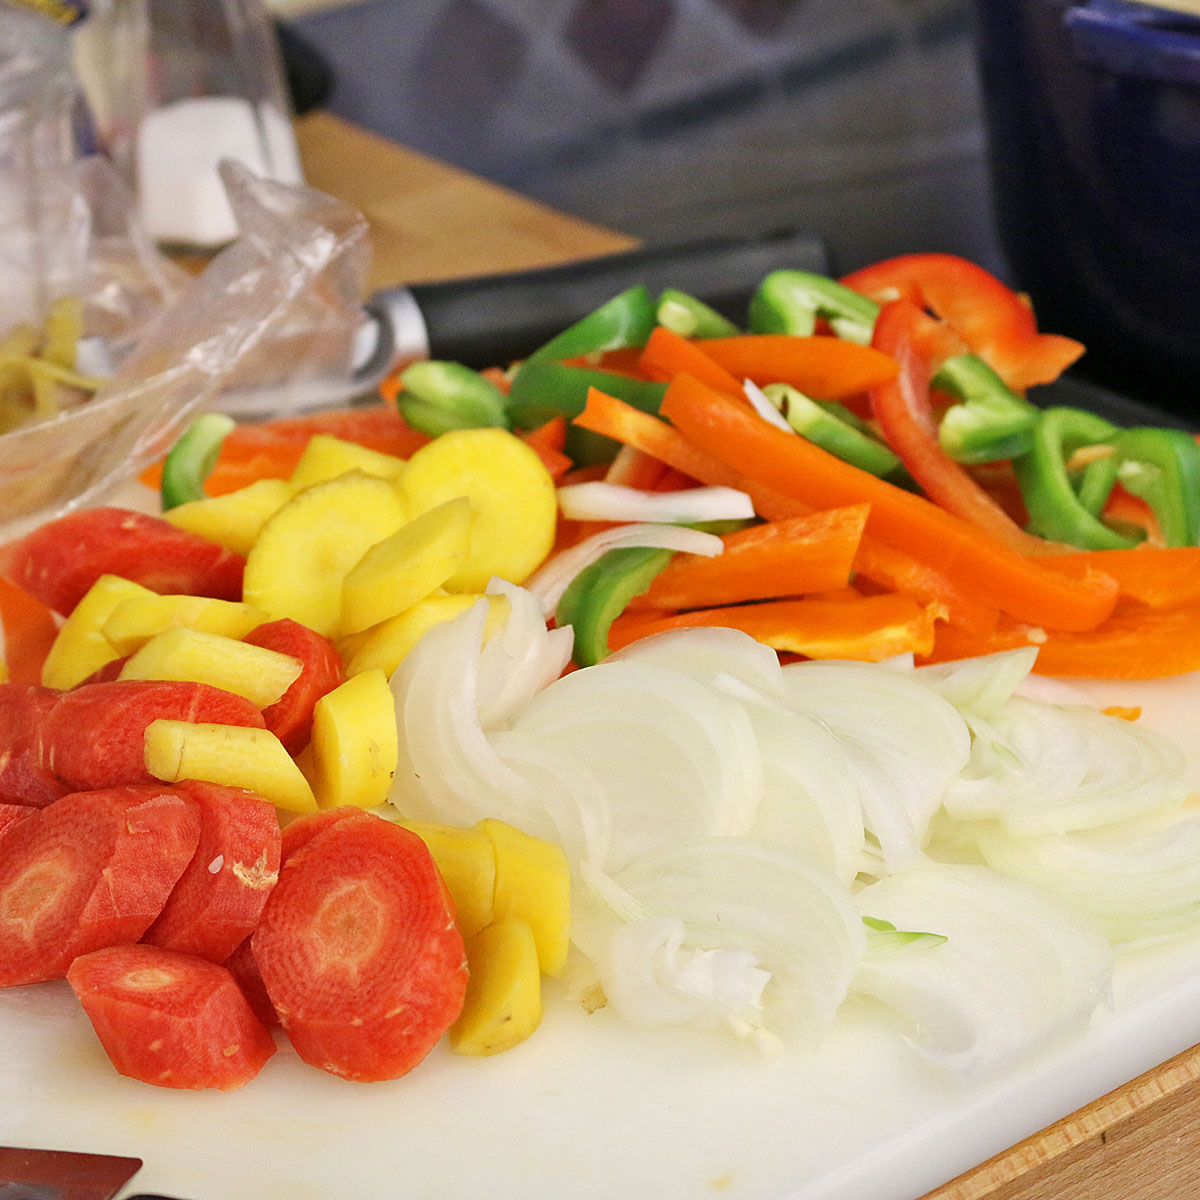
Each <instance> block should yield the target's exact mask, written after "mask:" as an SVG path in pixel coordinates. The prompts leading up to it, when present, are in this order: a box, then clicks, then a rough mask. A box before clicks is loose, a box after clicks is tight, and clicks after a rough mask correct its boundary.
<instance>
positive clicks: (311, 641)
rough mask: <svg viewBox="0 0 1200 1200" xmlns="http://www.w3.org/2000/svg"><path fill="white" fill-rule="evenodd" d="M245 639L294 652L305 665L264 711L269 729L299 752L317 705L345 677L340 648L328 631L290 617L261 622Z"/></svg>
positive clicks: (289, 652)
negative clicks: (327, 634) (284, 690)
mask: <svg viewBox="0 0 1200 1200" xmlns="http://www.w3.org/2000/svg"><path fill="white" fill-rule="evenodd" d="M242 640H243V641H246V642H248V643H249V644H250V645H252V646H263V647H265V648H266V649H268V650H278V651H279V653H280V654H290V655H291V656H292V657H293V658H298V659H299V660H300V662H301V663H302V664H303V666H302V668H301V670H300V674H299V675H298V676H297V677H296V680H295V682H293V683H292V685H291V686H290V687H289V688H288V690H287V691H286V692H284V694H283V695H282V696H281V697H280V698H279V699H278V700H277V701H276V702H275V703H274V704H272V705H270V706H269V707H267V708H264V709H263V713H262V715H263V720H264V721H265V722H266V725H267V728H268V729H269V730H270V731H271V732H272V733H273V734H274V735H275V736H276V737H277V738H278V739H279V740H280V741H281V742H282V743H283V744H284V747H285V748H286V749H287V751H288V753H289V754H298V753H299V752H300V751H301V750H303V749H304V747H305V746H306V745H307V744H308V739H309V736H310V734H311V733H312V718H313V706H314V705H315V704H316V702H317V701H318V700H320V698H321V697H322V696H324V695H325V693H326V692H332V691H333V689H334V688H335V687H337V686H338V684H340V683H341V682H342V680H343V679H344V678H345V671H344V669H343V667H342V659H341V656H340V655H339V654H338V651H337V647H336V646H335V645H334V644H333V642H331V641H330V640H329V638H327V637H325V636H324V634H320V633H317V631H316V630H315V629H309V627H308V626H307V625H301V624H300V622H299V621H293V620H291V619H290V618H288V617H285V618H284V619H282V620H279V621H268V622H267V623H266V624H265V625H259V626H258V628H257V629H252V630H251V631H250V632H249V633H248V634H247V635H246V636H245V638H243V639H242Z"/></svg>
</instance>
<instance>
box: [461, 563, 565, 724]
mask: <svg viewBox="0 0 1200 1200" xmlns="http://www.w3.org/2000/svg"><path fill="white" fill-rule="evenodd" d="M488 594H489V595H501V596H506V597H507V598H508V603H509V616H508V620H507V621H506V622H505V624H504V628H503V629H502V630H501V631H500V632H499V633H497V634H495V635H494V636H493V637H491V638H490V639H489V640H488V642H487V644H486V645H485V646H484V647H483V650H482V652H481V654H480V656H479V665H478V675H479V678H478V683H477V688H478V695H477V703H478V705H479V723H480V724H481V725H482V726H483V728H484V729H498V728H501V727H502V726H503V725H504V724H505V722H507V721H508V719H509V717H511V716H512V714H513V713H514V712H515V711H516V710H517V709H518V708H519V707H520V706H521V705H522V704H524V703H525V701H527V700H528V699H529V698H530V697H531V696H532V695H534V694H535V693H536V692H539V691H541V689H542V688H544V687H546V685H547V684H549V683H552V682H553V681H554V680H555V679H557V678H558V677H559V676H560V675H561V674H562V673H563V671H564V670H565V668H566V666H567V663H569V662H570V661H571V648H572V644H573V642H574V638H575V631H574V629H572V628H571V626H570V625H565V626H563V627H562V628H561V629H547V628H546V616H545V614H544V613H543V612H542V605H541V602H540V601H539V600H538V598H537V597H536V596H534V595H533V593H532V592H530V591H528V590H526V589H525V588H520V587H516V586H515V585H514V584H511V583H508V582H506V581H505V580H503V579H493V580H492V581H491V583H490V584H489V585H488Z"/></svg>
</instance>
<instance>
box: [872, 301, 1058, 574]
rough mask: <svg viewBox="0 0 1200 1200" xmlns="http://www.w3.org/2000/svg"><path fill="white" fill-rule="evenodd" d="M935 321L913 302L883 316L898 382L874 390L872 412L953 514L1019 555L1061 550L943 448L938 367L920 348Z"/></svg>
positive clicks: (880, 332)
mask: <svg viewBox="0 0 1200 1200" xmlns="http://www.w3.org/2000/svg"><path fill="white" fill-rule="evenodd" d="M932 320H933V318H931V317H929V316H928V315H926V314H925V313H923V312H922V311H921V310H920V309H919V308H917V307H916V305H914V304H912V303H911V302H910V301H908V300H893V301H892V302H891V303H890V304H885V305H884V306H883V308H882V309H881V310H880V312H879V317H878V319H877V320H876V322H875V332H874V334H873V335H872V339H871V344H872V345H873V346H874V347H875V348H876V349H877V350H881V351H882V352H883V353H885V354H889V355H891V357H892V358H894V359H895V360H896V362H897V363H899V365H900V373H899V375H897V376H896V378H895V379H892V380H889V381H888V382H886V383H882V384H880V385H879V386H878V387H876V388H872V389H871V393H870V395H871V412H872V413H873V414H874V417H875V420H876V421H877V422H878V424H879V429H880V432H881V433H882V434H883V436H884V439H885V440H886V441H887V443H888V445H889V446H890V447H891V448H892V449H893V450H894V451H895V452H896V453H897V454H898V455H899V456H900V459H901V461H902V462H903V463H904V465H905V466H906V467H907V468H908V471H909V473H910V474H911V475H912V477H913V478H914V479H915V480H916V481H917V483H919V484H920V485H921V488H922V489H923V490H924V492H925V495H927V496H928V497H929V499H930V500H932V501H934V503H936V504H939V505H940V506H941V507H942V508H944V509H946V511H947V512H952V513H955V514H956V515H957V516H960V517H962V519H963V520H964V521H970V522H971V523H972V524H975V525H978V526H979V528H980V529H982V530H983V531H984V532H985V533H987V534H989V535H990V536H991V537H993V538H995V539H996V540H997V541H999V542H1002V543H1003V544H1004V545H1006V546H1007V547H1008V548H1009V549H1010V550H1013V551H1015V552H1016V553H1018V554H1035V553H1040V552H1044V551H1045V550H1047V549H1052V548H1053V549H1057V548H1058V547H1049V546H1048V544H1047V543H1046V542H1044V541H1043V540H1042V539H1041V538H1038V537H1034V536H1033V535H1032V534H1029V533H1026V532H1025V530H1023V529H1022V528H1021V527H1020V526H1019V525H1018V524H1017V523H1016V522H1015V521H1014V520H1013V519H1012V518H1011V517H1010V516H1009V515H1008V513H1006V512H1005V511H1004V509H1003V508H1002V507H1001V506H1000V505H999V504H998V503H997V502H996V501H995V500H994V499H992V497H991V496H990V495H988V493H987V492H985V491H984V490H983V488H982V487H980V486H979V484H977V483H976V482H975V480H974V479H972V478H971V476H970V475H968V474H967V472H966V471H965V470H964V469H963V467H961V466H960V465H959V464H958V463H956V462H955V461H954V459H952V458H951V457H950V456H949V455H948V454H947V453H946V452H945V451H944V450H943V449H942V448H941V446H940V445H939V444H938V435H937V423H936V421H935V419H934V415H933V406H932V402H931V400H930V396H929V381H930V378H931V377H932V368H931V365H930V364H929V363H928V362H927V361H926V360H925V359H924V357H922V355H921V353H920V351H919V350H918V340H919V337H920V331H921V329H922V328H923V327H924V326H925V325H927V324H929V323H930V322H931V321H932Z"/></svg>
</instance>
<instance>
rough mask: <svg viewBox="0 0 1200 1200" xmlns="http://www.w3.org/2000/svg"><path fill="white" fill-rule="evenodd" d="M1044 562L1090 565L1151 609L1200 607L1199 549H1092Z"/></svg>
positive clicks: (1184, 547) (1139, 547) (1163, 547)
mask: <svg viewBox="0 0 1200 1200" xmlns="http://www.w3.org/2000/svg"><path fill="white" fill-rule="evenodd" d="M1042 562H1043V563H1044V564H1045V565H1046V566H1049V567H1066V568H1072V567H1073V568H1075V569H1080V568H1082V567H1085V566H1090V567H1093V568H1095V569H1096V570H1097V571H1103V572H1104V574H1105V575H1111V576H1112V577H1113V578H1114V579H1115V580H1116V581H1117V583H1118V584H1119V585H1120V588H1121V596H1122V597H1129V599H1131V600H1136V601H1138V602H1139V603H1141V604H1144V605H1146V606H1147V607H1148V608H1178V607H1180V606H1182V605H1189V604H1200V546H1176V547H1167V546H1159V547H1149V546H1138V547H1136V548H1135V549H1133V550H1089V551H1086V552H1081V553H1077V554H1069V555H1064V556H1063V557H1062V558H1061V559H1059V558H1044V559H1042Z"/></svg>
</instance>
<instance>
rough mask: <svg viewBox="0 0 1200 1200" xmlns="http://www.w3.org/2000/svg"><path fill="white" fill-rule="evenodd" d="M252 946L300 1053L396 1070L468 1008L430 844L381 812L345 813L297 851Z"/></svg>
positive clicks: (379, 1074) (351, 1068) (350, 1070)
mask: <svg viewBox="0 0 1200 1200" xmlns="http://www.w3.org/2000/svg"><path fill="white" fill-rule="evenodd" d="M251 946H252V947H253V950H254V956H255V958H256V959H257V961H258V966H259V970H260V971H261V972H262V977H263V982H264V983H265V984H266V987H267V994H268V995H269V996H270V998H271V1002H272V1004H273V1005H274V1006H275V1010H276V1012H277V1013H278V1014H279V1020H280V1022H281V1024H282V1025H283V1028H284V1030H285V1032H286V1033H287V1035H288V1037H289V1038H290V1039H291V1042H292V1045H293V1046H294V1047H295V1048H296V1051H297V1053H298V1054H299V1055H300V1057H301V1058H302V1059H304V1061H305V1062H308V1063H311V1064H312V1065H313V1066H317V1067H320V1068H322V1069H323V1070H326V1071H329V1072H331V1073H332V1074H335V1075H340V1076H342V1077H343V1078H345V1079H359V1080H381V1079H396V1078H398V1077H399V1076H401V1075H405V1074H407V1073H408V1072H409V1071H410V1070H412V1068H413V1067H415V1066H416V1065H417V1064H418V1063H420V1062H421V1061H422V1060H423V1059H424V1058H425V1056H426V1055H427V1054H428V1053H429V1051H430V1050H431V1049H432V1048H433V1046H434V1045H435V1044H436V1043H437V1042H438V1041H439V1040H440V1039H441V1037H442V1035H443V1034H444V1033H445V1032H446V1031H447V1030H448V1029H449V1028H450V1026H451V1025H452V1024H453V1022H454V1020H455V1018H456V1017H457V1016H458V1014H459V1012H460V1010H461V1009H462V1004H463V996H464V994H465V992H466V983H467V970H466V961H465V956H464V952H463V941H462V936H461V934H460V933H459V931H458V927H457V925H456V924H455V921H454V912H453V904H452V903H451V901H450V898H449V893H448V892H447V891H446V888H445V885H444V884H443V882H442V879H441V876H440V875H439V874H438V871H437V867H436V866H435V865H434V862H433V858H432V857H431V856H430V853H429V850H428V849H427V848H426V846H425V843H424V842H423V841H421V839H420V838H419V837H418V836H417V835H416V834H415V833H411V832H410V831H409V830H407V829H403V828H401V827H400V826H398V825H393V824H391V823H390V822H388V821H385V820H383V819H381V818H379V817H374V816H370V815H364V816H363V817H361V818H351V819H342V820H338V821H336V822H333V823H332V824H330V825H328V826H327V827H325V828H323V829H321V830H319V831H318V832H316V833H315V834H314V835H313V836H312V837H310V838H309V840H308V841H307V842H305V843H304V845H303V846H302V847H301V848H300V849H298V850H295V851H293V852H292V854H291V855H290V856H289V857H288V858H287V861H286V862H285V864H284V866H283V868H282V870H281V871H280V873H279V882H278V883H277V884H276V885H275V889H274V891H273V892H272V893H271V896H270V898H269V899H268V901H267V906H266V909H265V910H264V912H263V917H262V921H261V922H260V923H259V926H258V929H256V930H255V932H254V935H253V940H252V942H251Z"/></svg>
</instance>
